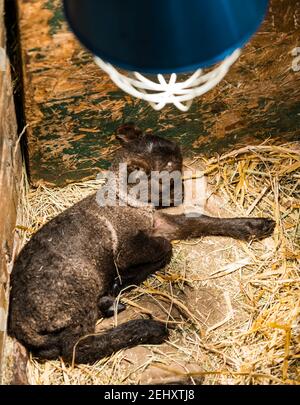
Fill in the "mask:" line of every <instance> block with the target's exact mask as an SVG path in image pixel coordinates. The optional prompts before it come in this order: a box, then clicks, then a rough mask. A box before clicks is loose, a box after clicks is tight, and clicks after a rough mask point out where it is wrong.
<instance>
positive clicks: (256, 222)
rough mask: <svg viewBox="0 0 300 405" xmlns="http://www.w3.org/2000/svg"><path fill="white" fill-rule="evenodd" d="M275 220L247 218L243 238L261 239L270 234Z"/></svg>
mask: <svg viewBox="0 0 300 405" xmlns="http://www.w3.org/2000/svg"><path fill="white" fill-rule="evenodd" d="M275 225H276V222H275V221H273V219H269V218H249V219H248V220H247V222H246V224H245V228H244V236H245V240H261V239H264V238H267V237H268V236H270V235H272V233H273V231H274V228H275Z"/></svg>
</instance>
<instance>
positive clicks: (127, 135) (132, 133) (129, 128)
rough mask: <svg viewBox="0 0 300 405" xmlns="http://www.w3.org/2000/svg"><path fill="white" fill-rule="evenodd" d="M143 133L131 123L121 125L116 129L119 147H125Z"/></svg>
mask: <svg viewBox="0 0 300 405" xmlns="http://www.w3.org/2000/svg"><path fill="white" fill-rule="evenodd" d="M142 134H143V132H142V130H141V129H140V128H138V127H136V126H135V125H134V124H133V123H128V124H124V125H121V126H120V127H119V128H118V129H117V133H116V138H117V139H118V140H119V141H120V143H121V145H123V146H126V145H127V144H128V143H130V142H133V141H135V140H136V139H137V138H139V137H140V136H142Z"/></svg>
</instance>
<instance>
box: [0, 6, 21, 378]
mask: <svg viewBox="0 0 300 405" xmlns="http://www.w3.org/2000/svg"><path fill="white" fill-rule="evenodd" d="M3 3H4V1H3V0H0V381H1V376H2V373H1V371H2V356H3V349H4V341H5V330H6V315H7V309H8V286H9V269H10V264H11V263H12V259H13V253H14V252H13V249H14V229H15V225H16V214H17V206H18V188H19V187H18V186H19V183H20V174H21V155H20V150H19V146H18V144H17V123H16V117H15V110H14V103H13V94H12V83H11V76H10V63H9V60H8V58H7V55H6V37H5V27H4V19H3V15H4V4H3Z"/></svg>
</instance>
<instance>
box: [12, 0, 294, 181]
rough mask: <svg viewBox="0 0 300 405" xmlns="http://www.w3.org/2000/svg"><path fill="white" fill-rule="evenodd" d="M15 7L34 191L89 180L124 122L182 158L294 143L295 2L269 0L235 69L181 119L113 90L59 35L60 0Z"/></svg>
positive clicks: (31, 0)
mask: <svg viewBox="0 0 300 405" xmlns="http://www.w3.org/2000/svg"><path fill="white" fill-rule="evenodd" d="M17 1H18V4H19V14H20V20H19V21H20V29H21V43H22V48H23V67H24V75H25V96H26V118H27V123H28V124H29V125H30V126H29V128H28V144H29V157H30V174H31V181H32V183H33V184H34V185H37V184H40V183H46V184H50V185H64V184H66V183H69V182H73V181H78V180H83V179H86V178H89V177H91V176H92V177H93V176H95V174H96V172H97V171H99V170H100V168H102V167H107V166H108V164H109V160H110V158H111V152H112V151H113V149H114V146H115V143H114V137H113V133H114V130H115V128H116V127H117V126H118V125H120V124H121V123H123V122H124V121H129V120H130V121H132V120H133V121H136V122H137V123H138V124H139V125H140V126H141V127H142V128H145V129H147V128H152V129H153V130H155V131H159V132H160V133H161V134H162V135H164V136H166V137H170V138H175V139H177V140H179V141H180V143H181V144H182V146H183V148H184V150H185V152H186V153H188V152H195V153H207V154H211V153H214V152H218V153H221V152H223V151H225V150H227V149H231V148H233V147H236V146H238V145H245V144H253V143H259V142H262V141H263V140H265V139H269V138H270V139H271V141H272V142H284V141H285V140H286V141H288V140H292V139H299V134H300V95H299V88H300V72H295V71H293V69H292V63H293V58H294V57H293V55H292V50H293V49H294V48H295V47H297V46H300V8H299V1H297V0H272V1H271V6H270V10H269V13H268V17H267V19H266V21H265V22H264V24H263V25H262V27H261V29H260V31H259V32H258V33H257V34H256V35H255V37H254V38H253V39H252V41H251V43H249V44H248V45H247V46H246V48H245V49H244V52H243V55H242V57H241V58H240V60H239V62H238V63H236V65H235V66H234V68H233V69H232V70H231V72H230V74H229V75H228V76H227V77H226V78H225V80H223V81H222V83H221V84H220V85H219V86H218V87H217V88H215V89H214V90H213V91H211V92H209V93H207V94H206V95H205V96H203V97H202V98H199V99H197V100H196V101H195V102H194V104H193V106H192V108H191V109H190V111H189V112H188V113H181V112H179V111H178V110H177V109H176V108H173V107H167V108H165V109H163V110H162V111H161V112H155V111H153V110H152V109H151V107H149V106H148V104H147V103H145V102H143V101H139V100H136V99H133V98H131V97H130V96H127V95H126V94H125V93H123V92H122V91H120V90H119V89H118V88H116V86H115V85H114V84H113V83H112V82H111V81H110V80H109V79H108V77H107V76H106V75H105V74H104V73H102V72H101V71H100V70H99V68H98V67H97V66H96V65H95V64H94V62H93V60H92V56H91V54H90V53H89V52H87V51H86V50H85V49H84V48H83V47H82V46H81V45H80V44H79V43H78V41H77V40H76V39H75V37H74V35H73V34H72V33H71V32H70V31H69V29H68V27H67V24H66V21H65V19H64V16H63V13H62V10H61V2H60V0H26V1H25V0H17ZM145 18H146V16H145Z"/></svg>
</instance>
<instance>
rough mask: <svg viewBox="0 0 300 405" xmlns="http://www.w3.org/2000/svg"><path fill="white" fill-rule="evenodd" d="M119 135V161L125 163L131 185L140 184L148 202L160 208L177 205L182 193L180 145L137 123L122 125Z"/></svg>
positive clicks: (117, 160)
mask: <svg viewBox="0 0 300 405" xmlns="http://www.w3.org/2000/svg"><path fill="white" fill-rule="evenodd" d="M116 138H117V139H118V140H119V142H120V144H121V149H120V150H119V151H118V154H117V159H116V162H118V163H125V164H126V167H127V173H128V178H127V180H128V189H129V190H132V189H133V188H134V187H135V189H137V187H136V186H137V185H138V188H139V189H141V190H144V191H147V194H148V198H147V202H152V203H154V205H155V206H156V207H157V208H159V207H164V206H173V205H174V204H175V205H178V204H179V203H180V202H181V199H182V195H183V194H182V193H183V192H182V183H181V171H182V154H181V150H180V147H179V146H178V145H177V144H176V143H175V142H174V141H171V140H169V139H165V138H162V137H160V136H157V135H154V134H153V133H149V132H147V133H143V132H142V131H141V130H140V129H139V128H137V127H136V126H135V125H134V124H125V125H122V126H121V127H119V128H118V129H117V133H116ZM116 162H115V163H114V165H113V168H114V170H116V168H117V164H116ZM138 197H139V198H141V199H142V197H141V196H138Z"/></svg>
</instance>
